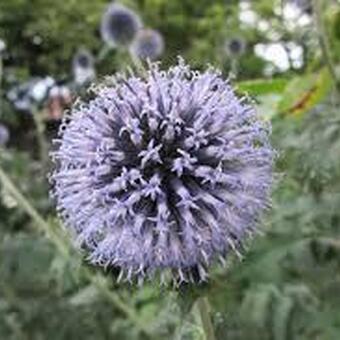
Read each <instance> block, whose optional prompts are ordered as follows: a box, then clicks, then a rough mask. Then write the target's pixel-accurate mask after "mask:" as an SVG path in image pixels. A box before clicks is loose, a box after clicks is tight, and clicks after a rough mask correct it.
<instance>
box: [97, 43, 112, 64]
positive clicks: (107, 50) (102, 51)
mask: <svg viewBox="0 0 340 340" xmlns="http://www.w3.org/2000/svg"><path fill="white" fill-rule="evenodd" d="M112 50H113V49H112V47H110V46H108V45H104V46H103V47H102V48H101V49H100V51H99V53H98V55H97V57H96V63H97V64H100V63H101V62H102V61H103V60H104V59H105V58H106V57H107V55H108V54H109V53H110V52H111V51H112Z"/></svg>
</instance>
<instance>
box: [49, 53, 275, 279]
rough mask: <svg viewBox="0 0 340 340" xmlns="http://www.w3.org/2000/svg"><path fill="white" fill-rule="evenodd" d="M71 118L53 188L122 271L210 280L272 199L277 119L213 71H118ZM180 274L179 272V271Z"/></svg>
mask: <svg viewBox="0 0 340 340" xmlns="http://www.w3.org/2000/svg"><path fill="white" fill-rule="evenodd" d="M94 92H95V93H94V96H93V99H91V100H90V101H88V102H78V103H77V104H76V105H74V107H73V108H72V110H71V112H70V114H69V115H68V116H67V117H66V118H65V119H64V122H63V124H62V126H61V130H60V137H59V138H58V139H57V140H55V144H56V149H55V151H54V152H53V153H52V157H53V161H54V163H55V171H54V172H53V174H52V175H51V182H52V184H53V190H52V196H53V198H54V199H55V200H56V205H57V209H58V211H59V213H60V216H61V218H62V219H63V221H64V223H65V226H66V228H67V229H68V230H69V231H70V232H71V234H72V235H73V237H74V241H75V244H76V245H78V246H80V247H81V248H82V249H84V250H85V251H86V253H87V254H88V260H89V261H90V262H91V263H92V264H96V265H100V266H104V267H109V268H110V267H115V268H119V269H121V272H120V273H121V274H120V276H119V278H122V277H123V278H125V279H126V280H129V281H131V280H133V279H137V280H138V281H142V280H143V279H144V278H146V277H150V276H153V275H154V274H155V273H157V272H159V273H160V275H161V278H162V279H166V277H170V278H172V279H173V280H174V281H176V282H177V283H178V282H179V283H181V282H183V281H195V282H197V281H201V280H206V279H207V276H208V267H209V266H210V265H211V264H212V263H213V262H215V260H218V259H220V260H221V261H222V262H224V261H225V259H226V258H227V257H228V256H229V255H230V254H231V253H237V254H239V253H240V252H242V248H243V244H244V241H245V240H246V239H248V238H249V237H250V236H252V235H254V233H255V232H256V224H257V222H258V220H259V218H260V216H261V213H262V212H263V211H264V209H266V208H267V207H268V205H269V194H270V187H271V184H272V164H273V156H274V152H273V150H272V148H271V146H270V143H269V140H268V135H269V127H268V126H267V124H265V123H264V122H263V121H262V120H261V119H259V118H258V116H257V114H256V111H255V110H254V108H253V107H252V106H251V105H250V104H248V103H247V99H246V98H238V97H237V96H236V95H235V93H234V91H233V89H232V87H231V86H230V84H229V82H228V81H226V80H224V79H223V78H222V76H221V74H220V73H219V72H218V71H217V70H215V69H213V68H209V69H208V70H206V71H205V72H202V73H200V72H196V71H192V70H191V69H190V67H189V66H188V65H186V64H185V63H184V61H183V60H181V59H180V60H179V63H178V65H176V66H174V67H171V68H169V69H168V70H167V71H163V70H161V69H160V67H159V65H158V64H150V65H149V69H148V70H146V71H145V74H144V75H143V77H140V76H138V75H130V76H129V77H124V76H123V75H120V76H115V77H113V78H110V79H108V80H107V81H106V83H104V84H102V85H100V86H97V88H96V89H95V90H94ZM167 274H168V275H167Z"/></svg>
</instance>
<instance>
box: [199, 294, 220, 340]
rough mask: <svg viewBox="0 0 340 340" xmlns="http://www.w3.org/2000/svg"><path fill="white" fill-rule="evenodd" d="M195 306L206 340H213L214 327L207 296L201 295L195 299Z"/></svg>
mask: <svg viewBox="0 0 340 340" xmlns="http://www.w3.org/2000/svg"><path fill="white" fill-rule="evenodd" d="M196 303H197V308H198V311H199V314H200V317H201V322H202V326H203V330H204V334H205V339H206V340H215V339H216V338H215V333H214V327H213V324H212V322H211V318H210V305H209V301H208V298H207V297H205V296H202V297H200V298H198V300H197V302H196Z"/></svg>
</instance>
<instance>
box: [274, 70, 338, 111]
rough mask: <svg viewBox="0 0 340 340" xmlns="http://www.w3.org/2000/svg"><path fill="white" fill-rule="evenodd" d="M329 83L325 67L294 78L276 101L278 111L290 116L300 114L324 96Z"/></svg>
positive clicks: (329, 85)
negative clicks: (279, 99) (277, 101)
mask: <svg viewBox="0 0 340 340" xmlns="http://www.w3.org/2000/svg"><path fill="white" fill-rule="evenodd" d="M331 84H332V80H331V75H330V74H329V71H328V69H327V68H323V69H321V70H320V71H319V72H317V73H312V74H307V75H305V76H301V77H297V78H294V79H293V80H292V81H290V82H289V83H288V85H287V86H286V88H285V91H284V93H283V96H282V99H281V101H280V102H279V103H278V106H277V111H278V113H280V114H283V115H291V116H300V115H302V114H303V113H305V112H307V111H309V110H310V109H312V108H313V107H314V106H316V105H317V104H318V103H320V102H321V101H322V100H323V99H324V98H325V96H326V95H327V94H328V92H329V90H330V88H331Z"/></svg>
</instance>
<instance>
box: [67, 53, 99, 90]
mask: <svg viewBox="0 0 340 340" xmlns="http://www.w3.org/2000/svg"><path fill="white" fill-rule="evenodd" d="M72 68H73V76H74V81H75V83H76V84H77V85H79V86H83V85H86V84H89V83H90V82H91V81H93V80H94V79H95V77H96V71H95V67H94V57H93V55H92V54H91V52H90V51H88V50H86V49H81V50H79V51H78V52H77V53H76V54H75V56H74V57H73V63H72Z"/></svg>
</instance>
